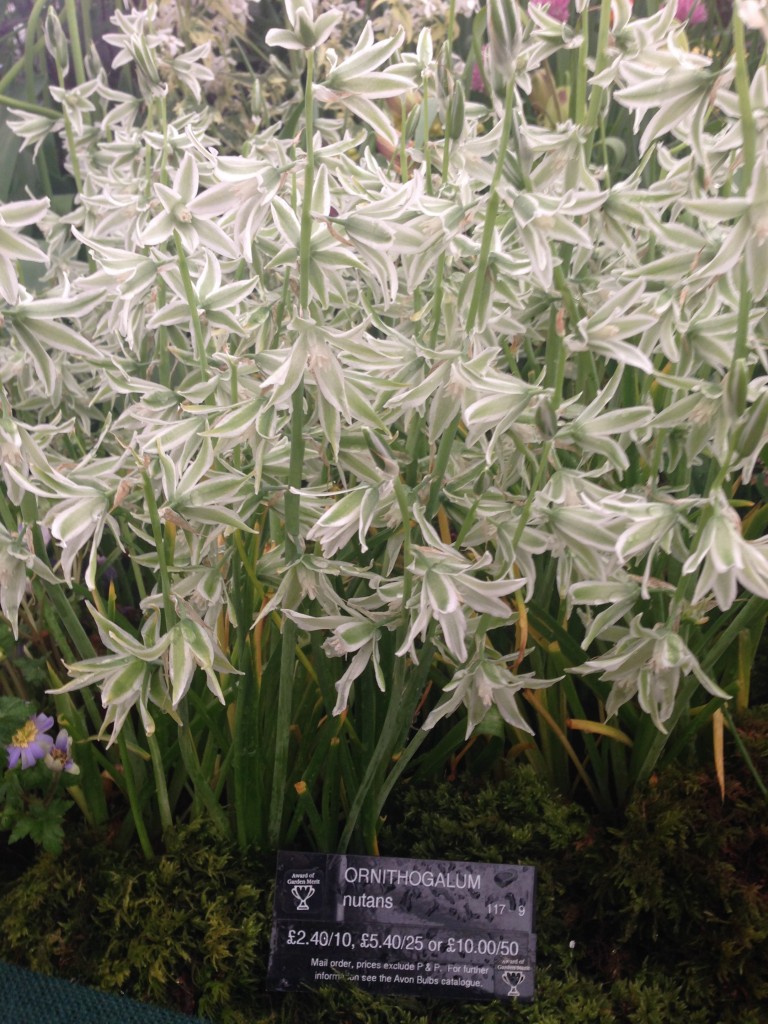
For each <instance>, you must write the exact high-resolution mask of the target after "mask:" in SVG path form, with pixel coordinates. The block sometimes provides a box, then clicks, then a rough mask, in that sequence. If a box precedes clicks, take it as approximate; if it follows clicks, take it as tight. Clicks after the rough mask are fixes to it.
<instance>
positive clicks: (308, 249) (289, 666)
mask: <svg viewBox="0 0 768 1024" xmlns="http://www.w3.org/2000/svg"><path fill="white" fill-rule="evenodd" d="M306 60H307V64H306V80H305V85H304V138H305V154H306V156H305V159H306V163H305V165H304V195H303V199H302V206H301V221H300V225H301V227H300V236H299V304H300V306H301V310H302V312H303V313H307V312H308V309H309V273H310V267H311V259H312V192H313V189H314V181H315V152H314V140H313V135H314V96H313V90H312V83H313V78H314V67H315V55H314V52H313V51H312V50H308V51H307V54H306ZM291 401H292V406H291V412H292V415H291V427H290V430H291V455H290V463H289V468H288V487H287V489H286V492H285V542H284V552H285V564H286V565H292V564H293V563H294V562H295V561H296V560H297V558H298V557H299V554H300V534H301V522H300V513H301V503H300V497H299V491H300V489H301V481H302V477H303V469H304V379H303V377H302V379H301V380H300V381H299V383H298V385H297V387H296V389H295V391H294V392H293V396H292V400H291ZM297 641H298V627H297V626H296V623H295V622H293V621H292V620H290V619H286V620H285V622H284V625H283V637H282V647H281V650H280V682H279V688H278V695H277V715H276V721H275V754H274V774H273V776H272V798H271V801H270V807H269V828H268V840H269V843H270V845H271V846H272V847H277V846H278V844H279V840H280V835H281V829H282V821H283V809H284V807H285V794H286V786H287V781H288V755H289V748H290V725H291V710H292V704H293V687H294V680H295V674H296V647H297Z"/></svg>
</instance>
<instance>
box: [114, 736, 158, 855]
mask: <svg viewBox="0 0 768 1024" xmlns="http://www.w3.org/2000/svg"><path fill="white" fill-rule="evenodd" d="M117 746H118V749H119V750H120V761H121V763H122V766H123V778H124V780H125V790H126V793H127V796H128V803H129V805H130V808H131V816H132V817H133V823H134V825H135V826H136V834H137V835H138V837H139V844H140V845H141V849H142V852H143V854H144V856H145V857H146V859H147V860H153V859H154V856H155V851H154V850H153V849H152V843H151V842H150V841H149V833H148V832H147V826H146V824H145V822H144V816H143V814H142V812H141V801H140V799H139V794H138V790H137V789H136V780H135V779H134V777H133V766H132V765H131V754H130V751H129V750H128V742H127V740H126V738H125V735H124V733H123V732H122V730H121V732H120V734H119V735H118V737H117Z"/></svg>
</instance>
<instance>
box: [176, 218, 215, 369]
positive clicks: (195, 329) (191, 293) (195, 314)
mask: <svg viewBox="0 0 768 1024" xmlns="http://www.w3.org/2000/svg"><path fill="white" fill-rule="evenodd" d="M173 244H174V247H175V249H176V257H177V259H178V261H179V272H180V274H181V281H182V284H183V285H184V296H185V298H186V300H187V305H188V306H189V315H190V317H191V318H192V333H193V335H194V339H195V352H196V354H197V362H198V365H199V366H200V373H201V375H202V378H203V380H207V378H208V353H207V351H206V348H205V334H204V332H203V325H202V322H201V320H200V312H199V310H198V308H197V293H196V291H195V286H194V285H193V284H192V278H191V276H190V273H189V264H188V263H187V254H186V253H185V252H184V246H183V245H182V244H181V238H180V237H179V233H178V231H174V232H173Z"/></svg>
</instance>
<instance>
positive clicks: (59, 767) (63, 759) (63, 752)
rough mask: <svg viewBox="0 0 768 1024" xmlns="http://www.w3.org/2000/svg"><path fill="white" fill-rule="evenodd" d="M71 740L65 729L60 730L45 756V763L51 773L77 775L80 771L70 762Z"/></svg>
mask: <svg viewBox="0 0 768 1024" xmlns="http://www.w3.org/2000/svg"><path fill="white" fill-rule="evenodd" d="M71 751H72V739H71V737H70V735H69V733H68V732H67V730H66V729H60V730H59V735H58V736H57V737H56V742H55V743H54V744H53V746H52V747H51V749H50V750H49V751H48V753H47V754H46V755H45V763H46V766H47V767H48V768H50V769H51V771H52V772H69V773H70V775H79V774H80V769H79V768H78V766H77V765H76V764H75V762H74V761H73V760H72V753H71Z"/></svg>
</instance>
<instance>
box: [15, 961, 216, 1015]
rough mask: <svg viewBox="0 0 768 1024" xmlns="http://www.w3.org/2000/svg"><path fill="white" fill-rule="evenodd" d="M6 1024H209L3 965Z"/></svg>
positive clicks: (121, 997) (131, 1000)
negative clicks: (195, 1022)
mask: <svg viewBox="0 0 768 1024" xmlns="http://www.w3.org/2000/svg"><path fill="white" fill-rule="evenodd" d="M0 1021H2V1024H184V1022H185V1021H186V1024H192V1022H194V1021H197V1022H198V1024H206V1022H205V1021H202V1019H201V1018H200V1017H187V1016H185V1015H184V1014H181V1013H174V1012H173V1011H172V1010H164V1009H161V1008H160V1007H155V1006H148V1005H146V1004H145V1003H139V1002H137V1001H136V1000H135V999H128V998H127V997H125V996H119V995H111V994H110V993H107V992H97V991H96V990H95V989H92V988H85V987H84V986H82V985H76V984H75V983H74V982H71V981H60V980H59V979H57V978H49V977H47V976H46V975H43V974H33V973H32V971H26V970H24V969H23V968H21V967H13V966H11V965H10V964H4V963H0Z"/></svg>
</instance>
